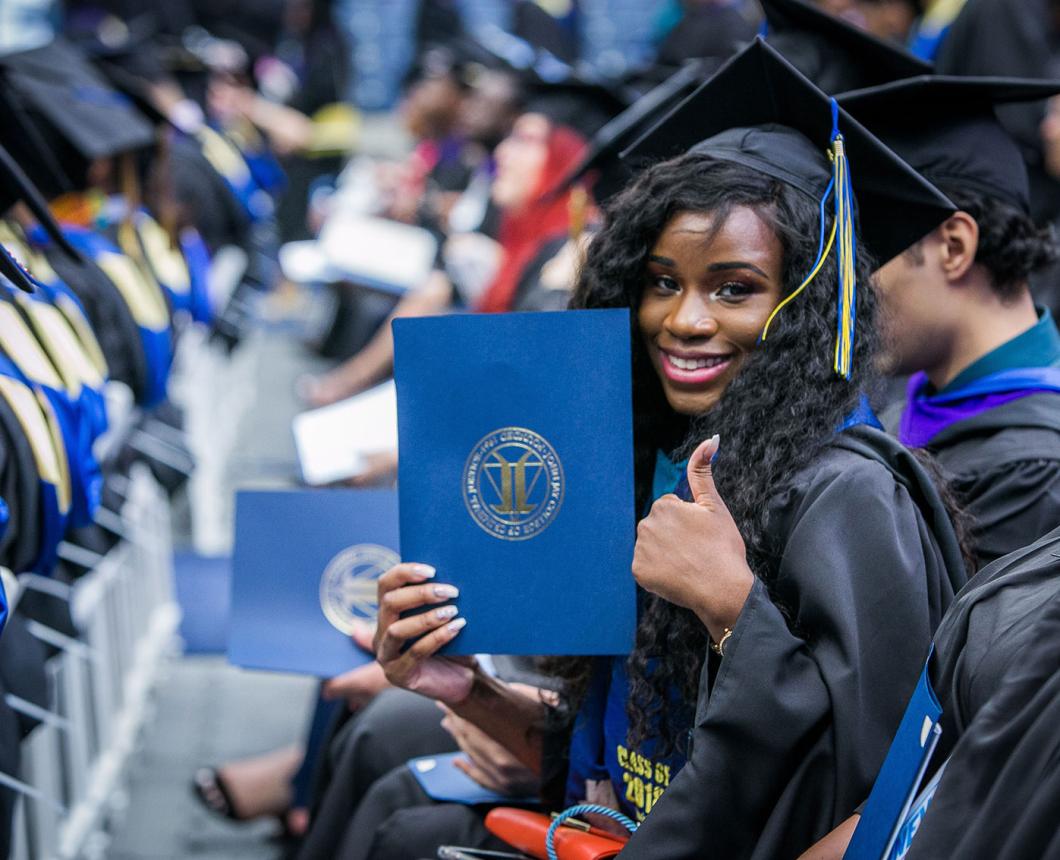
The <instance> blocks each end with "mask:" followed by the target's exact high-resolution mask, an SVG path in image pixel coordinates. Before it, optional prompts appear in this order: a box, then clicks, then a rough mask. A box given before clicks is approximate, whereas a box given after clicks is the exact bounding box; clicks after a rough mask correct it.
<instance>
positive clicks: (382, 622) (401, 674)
mask: <svg viewBox="0 0 1060 860" xmlns="http://www.w3.org/2000/svg"><path fill="white" fill-rule="evenodd" d="M434 574H435V571H434V568H433V567H431V566H430V565H426V564H415V563H407V564H398V565H395V566H394V567H392V568H390V570H388V571H387V572H386V573H384V574H383V575H382V576H381V577H379V619H378V626H377V627H376V632H375V656H376V659H377V660H378V661H379V663H380V665H381V666H382V667H383V672H384V673H385V674H386V677H387V679H388V680H389V681H390V683H391V684H393V685H394V686H395V687H403V688H404V689H406V690H411V691H412V692H414V693H419V694H420V695H423V696H428V697H430V698H432V699H437V700H438V701H440V702H445V703H446V704H450V705H455V704H459V703H460V702H462V701H464V700H465V699H466V698H467V697H468V696H469V695H470V694H471V688H472V685H473V684H474V681H475V666H476V663H475V659H474V658H473V657H438V656H436V654H437V652H438V649H440V648H441V647H442V646H443V645H445V644H446V643H448V642H451V641H452V640H453V639H454V638H456V635H457V634H458V633H459V632H460V631H461V630H462V629H463V627H464V625H465V624H466V623H467V620H466V619H464V618H457V617H456V616H457V611H458V610H457V608H456V607H455V606H452V605H449V606H442V607H439V608H438V609H433V610H429V611H426V612H421V613H419V614H417V615H410V616H408V617H406V618H402V617H401V613H402V612H407V611H408V610H410V609H421V608H423V607H425V606H431V605H432V604H438V603H445V602H446V601H447V600H452V599H453V598H455V597H457V596H458V595H459V592H458V591H457V589H456V588H454V587H453V586H452V585H444V584H442V583H432V582H430V580H431V578H432V577H433V576H434ZM413 640H415V641H413ZM409 642H412V644H411V645H409V647H408V648H407V649H406V648H405V646H406V645H408V644H409Z"/></svg>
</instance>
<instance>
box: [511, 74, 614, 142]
mask: <svg viewBox="0 0 1060 860" xmlns="http://www.w3.org/2000/svg"><path fill="white" fill-rule="evenodd" d="M524 86H525V104H524V108H523V109H524V110H525V111H526V112H527V113H540V114H544V115H545V116H547V117H548V118H549V119H550V120H552V122H554V123H557V124H558V125H565V126H567V127H568V128H572V129H574V130H575V131H577V132H578V133H579V134H581V135H582V136H583V137H585V138H586V139H591V138H592V137H593V136H594V135H595V134H596V133H597V132H598V131H599V130H600V129H601V128H603V127H604V126H605V125H606V124H607V123H608V122H610V121H611V120H612V119H614V118H615V117H616V116H618V115H619V114H620V113H622V111H624V110H625V109H626V108H628V107H629V105H630V102H631V99H630V98H628V96H627V95H626V94H625V93H624V92H622V91H620V89H619V88H618V87H617V86H613V85H610V84H607V83H602V82H598V81H590V80H585V79H584V78H581V77H578V76H577V75H568V76H567V77H564V78H559V79H557V80H544V79H542V78H540V77H536V76H532V77H531V78H530V79H529V80H527V81H526V83H525V85H524Z"/></svg>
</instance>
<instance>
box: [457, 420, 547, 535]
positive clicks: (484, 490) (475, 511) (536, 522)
mask: <svg viewBox="0 0 1060 860" xmlns="http://www.w3.org/2000/svg"><path fill="white" fill-rule="evenodd" d="M463 481H464V504H465V505H466V506H467V510H468V513H469V514H471V518H472V519H473V520H474V521H475V523H476V524H477V525H478V526H479V528H481V529H482V530H483V531H485V532H486V533H487V534H489V535H491V536H492V537H495V538H499V539H501V540H529V539H530V538H532V537H536V536H537V535H539V534H541V532H543V531H544V530H545V529H546V528H548V526H549V525H551V523H552V522H553V520H555V518H556V515H557V514H558V513H559V509H560V505H562V504H563V490H564V478H563V464H562V463H561V462H560V459H559V455H558V454H557V453H556V450H555V449H554V448H553V447H552V446H551V445H550V444H549V442H548V440H547V439H545V438H544V437H543V436H541V435H539V434H537V433H535V432H534V431H533V430H528V429H527V428H525V427H502V428H501V429H499V430H494V431H493V432H492V433H487V434H486V435H485V436H483V437H482V438H481V439H480V440H479V441H478V443H477V444H476V445H475V447H474V448H473V449H472V450H471V454H470V456H468V458H467V463H465V464H464V476H463Z"/></svg>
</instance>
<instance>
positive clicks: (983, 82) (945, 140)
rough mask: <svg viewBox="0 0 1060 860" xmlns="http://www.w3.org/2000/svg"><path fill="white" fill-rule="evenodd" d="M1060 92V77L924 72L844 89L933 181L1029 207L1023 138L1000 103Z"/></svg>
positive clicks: (868, 121) (844, 100) (867, 119)
mask: <svg viewBox="0 0 1060 860" xmlns="http://www.w3.org/2000/svg"><path fill="white" fill-rule="evenodd" d="M1057 93H1060V81H1042V80H1028V79H1024V78H973V77H955V76H953V77H951V76H932V75H922V76H920V77H916V78H909V79H906V80H902V81H894V82H892V83H889V84H884V85H882V86H877V87H871V88H868V89H862V90H857V91H854V92H849V93H844V94H842V95H840V96H838V101H839V103H840V104H841V105H842V106H843V107H844V108H845V109H846V110H848V111H850V113H852V114H853V115H854V116H855V117H857V119H858V120H859V121H861V122H863V123H864V124H865V125H866V126H868V127H869V128H871V129H872V131H873V132H874V133H875V134H877V135H878V136H879V137H880V138H881V139H882V140H883V141H884V142H886V143H887V145H888V146H890V147H891V148H892V149H893V150H894V151H895V152H896V153H898V155H900V156H901V157H902V158H903V159H905V161H906V162H908V163H909V165H910V166H911V167H913V168H914V169H915V170H917V171H919V172H920V173H921V174H923V175H924V176H925V177H926V178H927V179H929V180H930V181H931V182H934V183H937V184H941V185H946V186H954V185H957V186H960V187H964V188H971V189H974V190H976V191H979V192H980V193H983V194H986V195H988V196H991V197H995V198H998V199H1000V200H1003V201H1005V202H1006V203H1009V204H1010V205H1012V206H1015V207H1016V208H1018V209H1020V210H1021V211H1023V212H1029V211H1030V187H1029V182H1028V179H1027V168H1026V164H1025V162H1024V159H1023V155H1022V152H1021V150H1020V147H1019V144H1018V143H1017V142H1016V141H1015V139H1014V138H1013V137H1012V136H1011V135H1010V134H1009V133H1008V132H1007V131H1006V130H1005V129H1004V127H1003V126H1002V125H1001V123H1000V122H998V119H997V116H996V114H995V112H994V107H995V106H996V105H1001V104H1009V103H1013V102H1026V101H1038V100H1040V99H1044V98H1048V97H1050V96H1053V95H1055V94H1057Z"/></svg>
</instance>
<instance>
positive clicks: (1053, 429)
mask: <svg viewBox="0 0 1060 860" xmlns="http://www.w3.org/2000/svg"><path fill="white" fill-rule="evenodd" d="M1058 88H1060V82H1042V81H1025V80H1021V79H997V78H987V79H984V78H965V77H917V78H911V79H907V80H904V81H896V82H894V83H891V84H884V85H881V86H878V87H874V88H871V89H867V90H861V91H858V92H854V93H849V94H846V95H843V96H840V98H839V101H840V103H841V104H842V105H844V107H846V108H847V109H848V110H850V112H851V113H852V114H853V115H854V116H855V117H857V118H858V119H859V120H860V121H862V122H864V123H865V125H866V126H868V127H869V128H871V129H872V130H873V131H874V132H875V133H876V134H878V135H879V136H880V138H881V139H882V140H884V141H885V142H886V143H888V145H890V146H891V147H892V148H893V149H894V150H895V151H896V152H897V153H898V154H899V155H901V156H902V158H904V159H905V161H906V162H907V163H908V164H909V165H910V166H912V167H913V168H914V169H916V170H918V171H919V172H920V173H921V174H922V175H923V176H925V177H926V178H928V179H929V180H931V181H932V182H933V183H935V185H936V186H937V187H938V188H939V189H940V190H942V191H943V192H944V193H945V194H947V195H948V196H949V198H950V199H951V200H953V201H954V202H955V203H956V204H957V205H958V206H959V207H960V211H958V212H956V213H955V214H954V215H952V216H951V217H950V218H949V219H947V220H946V221H945V222H944V223H943V224H941V225H940V226H939V227H938V229H936V230H935V231H933V232H932V233H931V234H930V235H928V236H925V237H924V238H923V239H922V240H921V241H920V242H918V243H917V244H916V245H915V246H914V247H913V248H911V249H910V250H909V251H908V252H907V253H905V254H902V255H900V256H899V257H897V258H895V259H894V260H891V261H889V262H888V263H887V264H886V265H885V266H883V267H882V268H881V269H880V271H879V272H878V274H877V278H878V283H879V287H880V294H881V297H882V299H883V304H884V307H885V308H886V310H887V332H888V346H887V349H886V350H885V355H884V361H885V363H886V365H887V369H888V371H890V372H891V373H894V374H898V375H908V374H913V376H912V378H911V379H910V380H909V383H908V387H907V392H906V398H905V402H904V404H903V407H902V409H901V410H900V412H901V414H900V417H899V416H898V415H897V414H896V415H893V416H891V418H890V419H889V420H888V422H887V423H889V424H891V425H892V427H894V429H895V430H896V431H897V433H898V436H899V438H900V439H901V440H902V442H903V443H905V444H906V445H908V446H910V447H913V448H925V449H927V450H928V451H929V452H931V453H932V454H933V455H934V456H935V457H937V458H938V461H939V463H940V465H941V466H942V468H943V470H944V472H945V473H946V475H947V477H948V479H949V480H950V481H951V483H952V486H953V489H954V491H955V492H956V494H957V496H958V499H959V501H960V502H961V504H962V505H963V506H964V507H965V508H966V510H967V513H968V514H969V515H970V517H971V520H972V522H971V529H972V540H973V543H974V554H975V558H976V562H977V564H980V565H982V564H986V563H988V562H990V561H993V560H994V559H996V558H1000V557H1001V556H1003V555H1007V554H1008V553H1010V552H1013V551H1015V550H1016V549H1018V548H1020V547H1022V546H1026V545H1028V544H1030V543H1032V542H1033V541H1035V540H1036V539H1037V538H1039V537H1041V535H1043V534H1044V533H1045V532H1046V531H1048V530H1049V529H1050V528H1051V527H1052V526H1053V525H1055V524H1056V523H1058V522H1060V333H1058V331H1057V327H1056V322H1055V321H1054V319H1053V317H1052V315H1051V313H1050V312H1049V310H1048V309H1047V308H1041V307H1038V308H1036V307H1035V304H1034V300H1033V298H1032V296H1031V292H1030V289H1029V280H1030V278H1031V277H1032V276H1034V275H1035V274H1036V273H1037V272H1039V271H1041V270H1043V269H1044V268H1045V267H1046V266H1049V265H1050V264H1052V263H1054V262H1056V260H1057V258H1058V256H1060V245H1058V244H1057V241H1056V238H1055V236H1054V234H1053V232H1052V230H1042V229H1039V228H1038V227H1037V226H1035V224H1034V222H1033V221H1032V220H1031V216H1030V191H1029V187H1028V180H1027V171H1026V168H1025V166H1024V161H1023V158H1022V157H1021V154H1020V151H1019V148H1018V146H1017V144H1016V142H1015V141H1014V140H1013V139H1012V138H1011V136H1010V135H1009V134H1008V132H1007V131H1006V130H1005V129H1004V128H1003V127H1002V126H1001V124H1000V123H999V122H998V120H997V117H996V115H995V113H994V106H995V105H1004V104H1009V103H1013V102H1017V101H1032V100H1036V99H1040V98H1041V97H1042V96H1044V95H1049V94H1052V93H1054V92H1056V91H1057V89H1058Z"/></svg>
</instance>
